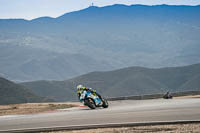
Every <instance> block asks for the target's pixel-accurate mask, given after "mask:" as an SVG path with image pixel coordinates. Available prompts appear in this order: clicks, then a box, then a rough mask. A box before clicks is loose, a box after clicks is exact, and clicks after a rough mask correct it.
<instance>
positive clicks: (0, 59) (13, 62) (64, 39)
mask: <svg viewBox="0 0 200 133" xmlns="http://www.w3.org/2000/svg"><path fill="white" fill-rule="evenodd" d="M199 12H200V6H173V5H157V6H145V5H131V6H126V5H112V6H106V7H96V6H91V7H88V8H86V9H83V10H80V11H75V12H71V13H66V14H63V15H61V16H59V17H57V18H51V17H41V18H36V19H33V20H24V19H0V75H1V76H3V77H5V78H7V79H9V80H13V81H33V80H66V79H70V78H72V77H76V76H79V75H81V74H86V73H88V72H93V71H109V70H115V69H119V68H124V67H130V66H142V67H150V68H161V67H169V66H172V67H175V66H183V65H191V64H196V63H199V62H200V52H199V51H200V44H199V42H200V37H199V35H200V15H199ZM140 76H141V75H140ZM132 78H134V77H132ZM141 78H143V77H141ZM146 80H147V79H146ZM155 84H156V83H155Z"/></svg>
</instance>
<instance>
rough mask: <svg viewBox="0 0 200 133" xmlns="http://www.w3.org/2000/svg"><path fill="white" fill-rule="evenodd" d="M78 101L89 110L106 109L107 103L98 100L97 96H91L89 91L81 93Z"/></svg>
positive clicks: (104, 100)
mask: <svg viewBox="0 0 200 133" xmlns="http://www.w3.org/2000/svg"><path fill="white" fill-rule="evenodd" d="M80 100H81V101H83V102H84V105H86V106H88V107H89V108H91V109H96V108H97V107H103V108H108V101H107V100H106V99H104V98H99V96H96V95H93V94H92V92H90V91H83V92H82V93H81V96H80Z"/></svg>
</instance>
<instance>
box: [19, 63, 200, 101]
mask: <svg viewBox="0 0 200 133" xmlns="http://www.w3.org/2000/svg"><path fill="white" fill-rule="evenodd" d="M199 75H200V64H195V65H190V66H184V67H168V68H160V69H150V68H144V67H129V68H124V69H118V70H114V71H106V72H92V73H88V74H85V75H82V76H79V77H76V78H72V79H70V80H65V81H35V82H27V83H22V85H24V86H26V87H29V88H31V89H32V90H33V91H34V92H35V93H36V94H38V95H41V96H50V97H53V98H55V99H57V100H58V101H66V100H76V99H77V96H76V86H77V85H78V84H83V85H85V86H89V87H92V88H95V89H97V91H98V92H100V93H101V94H103V95H104V96H106V97H117V96H128V95H144V94H155V93H165V92H166V91H170V92H177V91H181V92H183V91H192V90H193V91H194V90H195V91H200V84H199V83H200V76H199Z"/></svg>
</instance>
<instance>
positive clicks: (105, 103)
mask: <svg viewBox="0 0 200 133" xmlns="http://www.w3.org/2000/svg"><path fill="white" fill-rule="evenodd" d="M102 102H103V104H102V107H103V108H108V101H107V100H106V99H102Z"/></svg>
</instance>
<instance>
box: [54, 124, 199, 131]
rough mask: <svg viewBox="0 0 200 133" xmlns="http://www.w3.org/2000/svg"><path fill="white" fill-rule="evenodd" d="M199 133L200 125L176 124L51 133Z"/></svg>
mask: <svg viewBox="0 0 200 133" xmlns="http://www.w3.org/2000/svg"><path fill="white" fill-rule="evenodd" d="M199 132H200V124H175V125H157V126H136V127H122V128H102V129H89V130H74V131H58V132H50V133H199Z"/></svg>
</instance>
